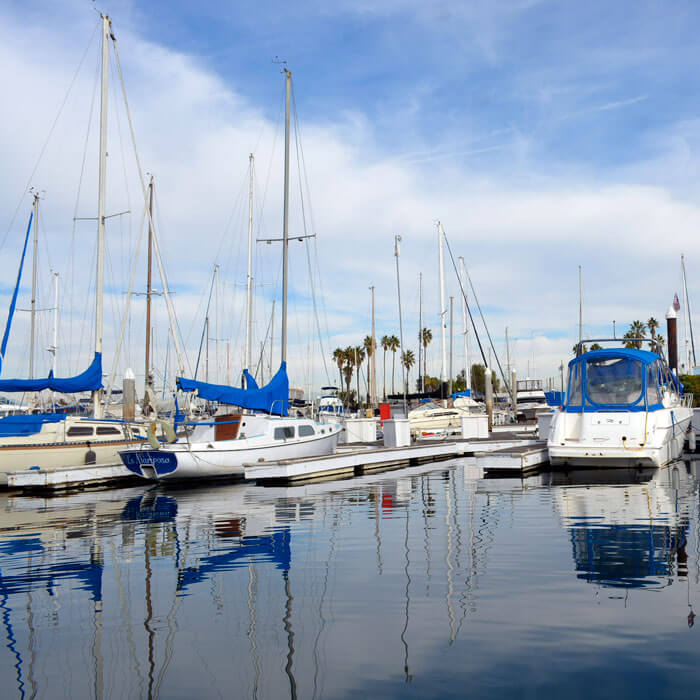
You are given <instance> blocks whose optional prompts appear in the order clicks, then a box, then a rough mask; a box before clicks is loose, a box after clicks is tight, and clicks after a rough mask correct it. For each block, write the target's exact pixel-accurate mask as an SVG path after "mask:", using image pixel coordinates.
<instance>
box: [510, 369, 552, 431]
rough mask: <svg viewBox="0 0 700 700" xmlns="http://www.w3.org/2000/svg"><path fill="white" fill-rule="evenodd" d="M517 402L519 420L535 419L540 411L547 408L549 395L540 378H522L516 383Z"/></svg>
mask: <svg viewBox="0 0 700 700" xmlns="http://www.w3.org/2000/svg"><path fill="white" fill-rule="evenodd" d="M516 402H517V405H518V412H517V419H518V420H519V421H528V420H534V419H535V416H536V415H537V413H538V411H542V410H544V409H546V408H547V397H546V396H545V393H544V391H543V390H542V381H541V380H539V379H521V380H520V381H518V382H517V384H516Z"/></svg>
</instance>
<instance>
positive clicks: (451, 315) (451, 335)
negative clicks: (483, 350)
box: [449, 297, 455, 394]
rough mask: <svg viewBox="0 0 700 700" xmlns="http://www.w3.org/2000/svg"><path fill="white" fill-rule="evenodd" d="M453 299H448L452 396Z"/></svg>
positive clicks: (450, 389) (450, 385)
mask: <svg viewBox="0 0 700 700" xmlns="http://www.w3.org/2000/svg"><path fill="white" fill-rule="evenodd" d="M454 300H455V298H454V297H450V375H449V387H450V388H449V391H450V394H452V346H453V340H454V323H453V313H452V312H453V307H454Z"/></svg>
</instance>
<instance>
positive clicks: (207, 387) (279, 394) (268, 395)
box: [177, 362, 289, 416]
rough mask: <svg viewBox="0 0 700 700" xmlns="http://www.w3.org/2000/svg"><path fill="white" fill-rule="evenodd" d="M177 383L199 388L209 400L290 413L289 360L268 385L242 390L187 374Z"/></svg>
mask: <svg viewBox="0 0 700 700" xmlns="http://www.w3.org/2000/svg"><path fill="white" fill-rule="evenodd" d="M253 381H254V380H253ZM177 386H178V388H179V389H180V390H181V391H196V392H197V394H198V396H200V397H201V398H203V399H206V400H207V401H217V402H218V403H225V404H230V405H233V406H240V407H241V408H248V409H250V410H252V411H265V412H267V413H274V414H276V415H281V416H286V415H287V413H288V411H289V378H288V377H287V363H286V362H283V363H282V364H281V365H280V368H279V369H278V370H277V373H276V374H275V376H274V377H272V379H271V380H270V382H269V383H268V384H266V385H265V386H264V387H261V388H257V389H238V388H236V387H233V386H227V385H226V384H208V383H207V382H198V381H197V380H196V379H187V378H185V377H177Z"/></svg>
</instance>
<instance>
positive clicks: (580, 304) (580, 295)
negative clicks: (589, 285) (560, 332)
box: [578, 265, 583, 343]
mask: <svg viewBox="0 0 700 700" xmlns="http://www.w3.org/2000/svg"><path fill="white" fill-rule="evenodd" d="M582 340H583V278H582V276H581V266H580V265H579V266H578V342H579V343H580V342H581V341H582Z"/></svg>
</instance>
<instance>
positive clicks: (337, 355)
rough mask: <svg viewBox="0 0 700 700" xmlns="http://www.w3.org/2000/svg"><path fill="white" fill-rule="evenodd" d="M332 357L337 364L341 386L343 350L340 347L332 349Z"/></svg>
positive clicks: (341, 385) (343, 360) (341, 384)
mask: <svg viewBox="0 0 700 700" xmlns="http://www.w3.org/2000/svg"><path fill="white" fill-rule="evenodd" d="M333 359H334V360H335V363H336V364H337V365H338V374H339V375H340V387H341V389H342V387H343V365H344V364H345V351H344V350H343V349H342V348H336V349H335V350H333Z"/></svg>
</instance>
